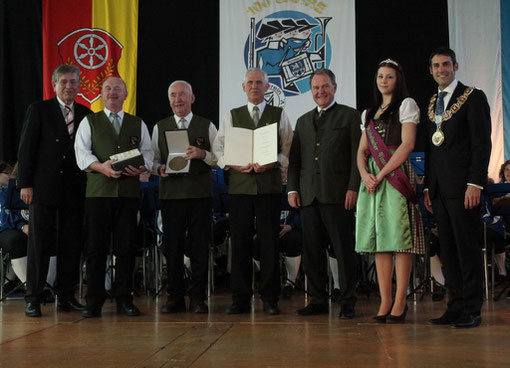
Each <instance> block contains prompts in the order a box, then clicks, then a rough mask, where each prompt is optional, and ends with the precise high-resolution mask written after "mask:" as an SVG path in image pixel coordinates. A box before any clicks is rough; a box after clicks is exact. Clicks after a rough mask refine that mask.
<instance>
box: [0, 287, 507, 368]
mask: <svg viewBox="0 0 510 368" xmlns="http://www.w3.org/2000/svg"><path fill="white" fill-rule="evenodd" d="M164 300H165V299H164V298H159V300H156V301H153V300H152V299H151V297H148V296H144V297H140V298H136V299H135V304H137V305H138V306H139V308H140V309H141V311H142V316H140V317H127V316H119V315H117V314H116V313H115V303H110V302H109V301H107V302H106V304H105V306H104V308H103V314H102V316H101V318H94V319H83V318H81V316H80V315H79V314H76V313H58V314H57V313H56V312H55V307H54V305H53V304H48V305H46V306H43V307H42V311H43V317H41V318H27V317H25V315H24V302H23V301H12V300H11V301H6V302H3V303H1V304H0V367H15V368H21V367H73V368H74V367H87V368H93V367H165V368H167V367H243V368H244V367H292V368H298V367H504V366H509V367H510V301H509V300H505V299H503V300H501V301H499V302H492V301H489V302H487V303H485V304H484V307H483V314H482V325H481V326H480V327H478V328H475V329H469V330H456V329H453V328H450V327H449V326H444V327H443V326H430V325H428V324H427V320H428V319H429V318H431V317H437V316H439V315H441V314H442V312H443V311H444V309H445V303H444V302H432V301H431V300H430V297H426V298H425V300H424V301H421V302H420V301H418V302H410V303H409V306H410V308H409V312H408V315H407V322H406V324H403V325H377V324H374V323H372V322H371V317H372V316H373V315H374V313H375V312H376V311H377V306H378V299H377V297H372V298H370V299H367V298H366V297H364V296H362V297H360V298H359V299H358V304H357V306H356V313H357V318H355V319H353V320H341V319H339V318H338V317H337V315H338V307H337V306H336V305H335V306H333V307H332V308H331V311H330V314H329V315H322V316H311V317H301V316H297V315H296V314H295V310H296V309H298V308H301V307H302V306H304V305H305V298H304V296H303V294H296V295H294V296H293V298H292V300H290V301H285V300H284V301H281V302H280V308H281V310H282V314H281V315H279V316H268V315H265V314H263V312H262V303H261V301H260V299H259V298H255V300H254V302H253V310H252V313H249V314H243V315H236V316H231V315H226V314H225V313H224V311H225V309H226V308H227V307H228V306H229V305H230V302H231V299H230V295H229V294H226V293H222V294H220V295H215V296H213V297H212V298H210V300H209V305H210V313H209V315H197V314H192V313H190V312H186V313H181V314H176V315H163V314H161V313H160V312H159V309H160V307H161V305H162V303H164Z"/></svg>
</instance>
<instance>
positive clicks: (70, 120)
mask: <svg viewBox="0 0 510 368" xmlns="http://www.w3.org/2000/svg"><path fill="white" fill-rule="evenodd" d="M65 119H66V125H67V132H68V133H69V135H73V132H74V115H73V110H72V109H71V107H69V106H67V105H66V118H65Z"/></svg>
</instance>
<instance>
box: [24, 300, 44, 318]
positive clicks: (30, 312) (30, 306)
mask: <svg viewBox="0 0 510 368" xmlns="http://www.w3.org/2000/svg"><path fill="white" fill-rule="evenodd" d="M25 315H26V316H27V317H41V315H42V313H41V303H39V302H27V306H26V307H25Z"/></svg>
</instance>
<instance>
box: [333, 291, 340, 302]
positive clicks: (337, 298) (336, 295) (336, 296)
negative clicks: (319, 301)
mask: <svg viewBox="0 0 510 368" xmlns="http://www.w3.org/2000/svg"><path fill="white" fill-rule="evenodd" d="M341 296H342V293H341V292H340V289H333V291H332V292H331V302H332V303H338V302H339V301H340V298H341Z"/></svg>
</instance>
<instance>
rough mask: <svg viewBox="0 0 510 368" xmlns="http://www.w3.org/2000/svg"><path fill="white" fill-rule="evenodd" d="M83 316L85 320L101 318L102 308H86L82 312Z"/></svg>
mask: <svg viewBox="0 0 510 368" xmlns="http://www.w3.org/2000/svg"><path fill="white" fill-rule="evenodd" d="M81 316H82V317H85V318H95V317H100V316H101V308H90V307H85V309H84V310H83V311H82V312H81Z"/></svg>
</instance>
